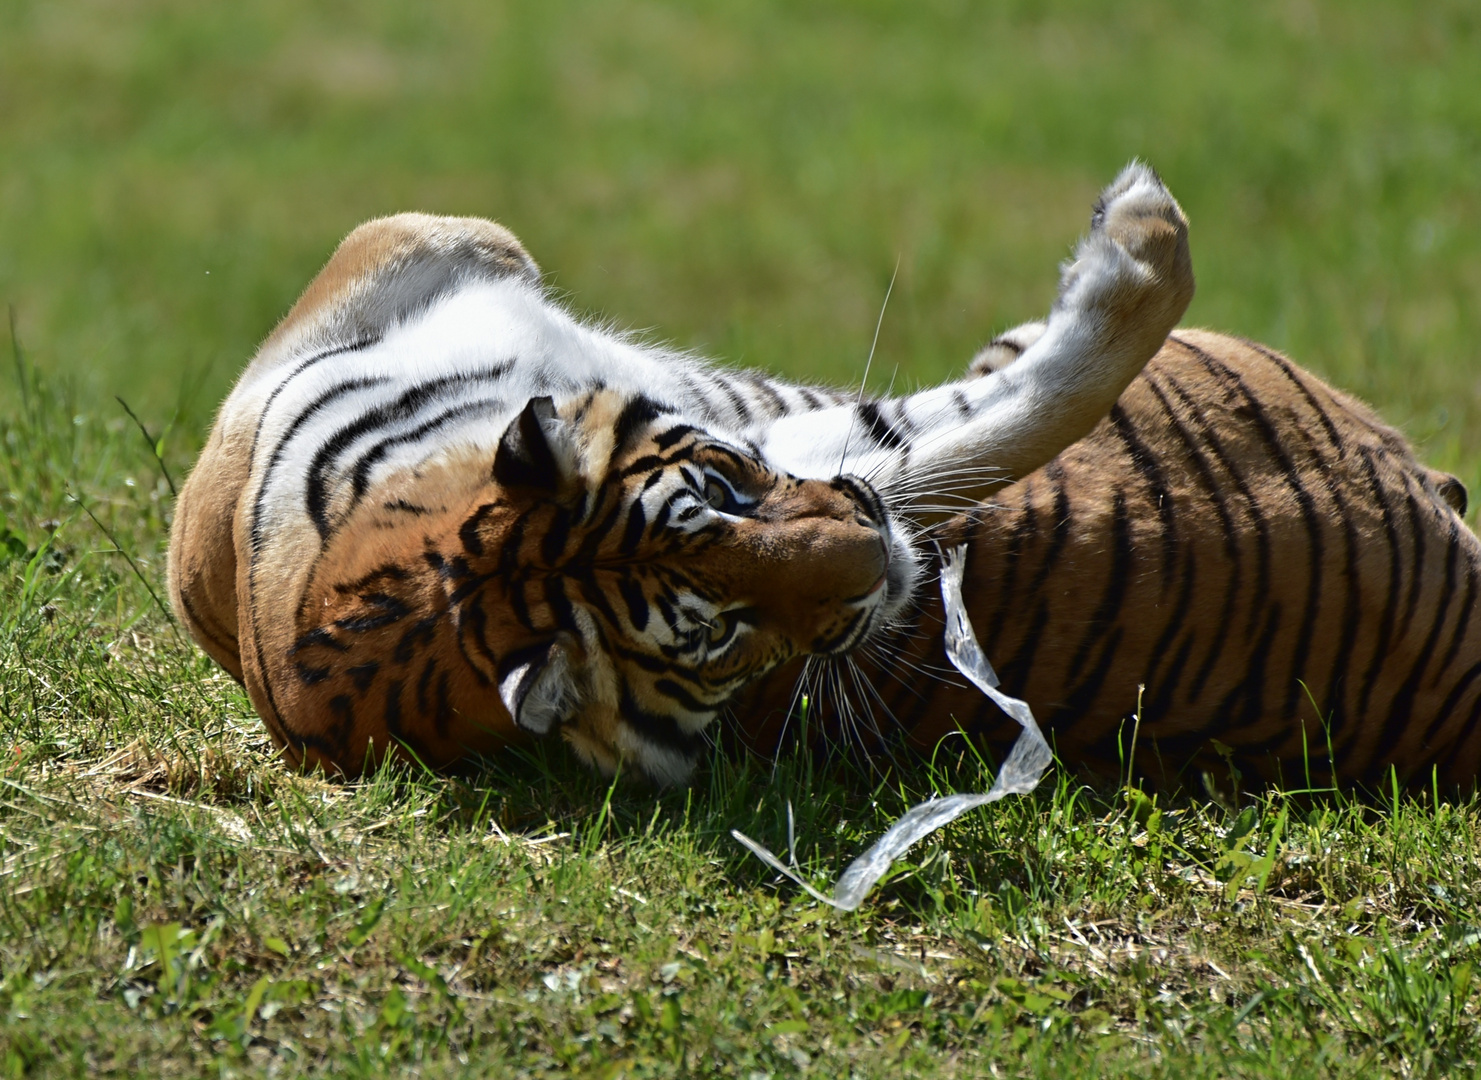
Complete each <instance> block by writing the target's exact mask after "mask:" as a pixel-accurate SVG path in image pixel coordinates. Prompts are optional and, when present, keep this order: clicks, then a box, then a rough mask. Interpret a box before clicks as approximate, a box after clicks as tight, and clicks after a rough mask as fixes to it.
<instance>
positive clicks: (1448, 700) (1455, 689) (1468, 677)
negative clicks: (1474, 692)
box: [1419, 661, 1481, 746]
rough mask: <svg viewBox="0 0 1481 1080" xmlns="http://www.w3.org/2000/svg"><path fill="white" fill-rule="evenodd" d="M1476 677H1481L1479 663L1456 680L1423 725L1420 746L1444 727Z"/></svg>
mask: <svg viewBox="0 0 1481 1080" xmlns="http://www.w3.org/2000/svg"><path fill="white" fill-rule="evenodd" d="M1478 675H1481V661H1477V662H1476V663H1474V664H1472V665H1471V666H1470V667H1469V668H1467V669H1466V673H1465V674H1464V675H1462V676H1461V677H1460V678H1459V679H1457V680H1456V683H1455V685H1454V686H1452V687H1451V688H1450V693H1448V694H1446V695H1445V701H1444V702H1443V703H1442V704H1441V705H1440V708H1439V709H1437V710H1436V711H1435V715H1434V716H1432V717H1431V718H1430V722H1429V723H1428V724H1427V725H1425V729H1424V737H1423V738H1421V739H1420V740H1419V745H1420V746H1428V745H1430V743H1431V742H1432V741H1433V740H1434V737H1435V735H1436V733H1437V732H1439V730H1440V729H1441V728H1442V727H1444V726H1445V721H1446V720H1449V719H1450V714H1451V713H1453V712H1454V711H1455V707H1456V706H1457V705H1459V704H1460V701H1461V698H1463V697H1464V696H1465V693H1466V691H1467V690H1469V689H1470V687H1471V683H1473V682H1475V681H1476V676H1478Z"/></svg>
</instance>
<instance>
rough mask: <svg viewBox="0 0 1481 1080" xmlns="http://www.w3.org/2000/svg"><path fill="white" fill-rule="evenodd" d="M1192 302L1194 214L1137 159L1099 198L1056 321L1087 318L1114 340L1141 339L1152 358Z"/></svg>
mask: <svg viewBox="0 0 1481 1080" xmlns="http://www.w3.org/2000/svg"><path fill="white" fill-rule="evenodd" d="M1192 299H1193V259H1192V256H1191V255H1190V254H1189V252H1188V219H1187V217H1186V216H1185V215H1184V214H1183V209H1182V207H1180V206H1179V205H1178V202H1177V200H1176V199H1174V198H1173V197H1172V193H1171V192H1169V191H1168V190H1167V187H1166V186H1165V185H1164V184H1163V183H1162V178H1161V177H1159V176H1158V175H1157V173H1156V172H1155V171H1154V170H1153V169H1152V168H1151V166H1149V165H1144V164H1143V163H1141V162H1139V161H1133V162H1132V163H1131V164H1130V165H1128V166H1126V168H1124V169H1122V170H1121V175H1119V176H1118V177H1116V179H1115V180H1114V181H1112V183H1111V185H1110V186H1109V187H1107V188H1106V189H1105V191H1103V192H1101V196H1100V198H1099V199H1097V200H1096V203H1095V207H1094V209H1093V210H1092V211H1091V214H1090V233H1089V235H1087V236H1086V237H1085V238H1084V239H1083V240H1081V241H1080V244H1079V246H1078V247H1077V248H1076V250H1075V257H1074V258H1073V259H1072V260H1070V261H1069V262H1068V263H1066V264H1065V265H1064V267H1063V268H1062V269H1061V271H1060V280H1059V296H1058V298H1057V299H1056V300H1055V302H1054V309H1053V312H1052V313H1051V315H1050V323H1051V325H1052V324H1053V323H1054V322H1055V321H1056V317H1060V318H1062V317H1064V316H1070V317H1073V318H1075V319H1076V321H1077V322H1078V321H1086V322H1089V323H1090V324H1091V326H1087V327H1086V329H1087V330H1091V332H1095V333H1097V334H1098V336H1102V337H1103V338H1105V339H1107V340H1108V343H1109V341H1116V342H1118V343H1120V342H1121V341H1123V340H1125V339H1128V338H1129V339H1135V340H1137V341H1138V342H1139V346H1138V348H1137V351H1139V352H1145V353H1146V355H1147V356H1151V355H1152V353H1154V352H1156V351H1157V348H1158V347H1159V346H1160V345H1161V344H1162V341H1163V339H1164V338H1165V337H1166V336H1167V334H1168V333H1169V332H1170V331H1171V330H1172V328H1173V327H1174V326H1175V325H1177V322H1178V320H1179V319H1180V318H1181V317H1182V314H1183V312H1184V310H1186V308H1187V307H1188V303H1189V301H1190V300H1192ZM1143 338H1146V339H1148V340H1145V341H1142V340H1141V339H1143Z"/></svg>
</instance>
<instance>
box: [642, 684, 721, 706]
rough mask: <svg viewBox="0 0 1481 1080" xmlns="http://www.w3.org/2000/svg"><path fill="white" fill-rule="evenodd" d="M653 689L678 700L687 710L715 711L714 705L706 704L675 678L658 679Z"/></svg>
mask: <svg viewBox="0 0 1481 1080" xmlns="http://www.w3.org/2000/svg"><path fill="white" fill-rule="evenodd" d="M653 689H654V690H656V691H657V692H658V693H660V694H662V695H664V696H665V697H668V698H672V699H673V700H674V701H677V702H678V703H679V705H680V707H681V708H683V709H684V710H685V711H687V712H690V713H710V712H714V711H715V707H714V706H713V705H706V704H705V703H704V702H703V701H700V700H699V698H697V697H695V696H694V695H693V694H691V693H690V692H689V691H688V690H686V689H684V688H683V687H682V686H680V685H679V684H678V683H676V682H675V681H674V680H673V679H656V680H654V682H653Z"/></svg>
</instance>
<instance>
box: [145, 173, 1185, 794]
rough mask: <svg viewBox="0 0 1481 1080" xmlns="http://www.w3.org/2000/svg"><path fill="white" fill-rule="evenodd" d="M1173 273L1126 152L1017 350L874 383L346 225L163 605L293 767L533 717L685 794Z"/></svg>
mask: <svg viewBox="0 0 1481 1080" xmlns="http://www.w3.org/2000/svg"><path fill="white" fill-rule="evenodd" d="M1193 288H1194V279H1193V270H1192V259H1191V255H1190V251H1189V245H1188V223H1187V219H1186V216H1185V215H1184V213H1183V211H1182V208H1181V207H1180V206H1179V205H1178V203H1177V201H1176V200H1175V199H1174V198H1173V197H1172V195H1171V193H1170V192H1169V191H1168V190H1167V188H1166V186H1165V185H1164V184H1163V182H1162V180H1161V179H1160V177H1158V176H1157V174H1156V173H1155V172H1154V171H1153V170H1152V169H1151V168H1150V167H1149V166H1146V165H1145V164H1142V163H1140V162H1133V163H1132V164H1130V165H1129V166H1127V167H1126V168H1125V169H1124V170H1123V171H1122V172H1121V173H1120V174H1119V175H1118V176H1117V178H1116V179H1115V180H1114V181H1113V182H1112V183H1111V184H1110V185H1109V186H1108V187H1107V188H1106V189H1105V190H1104V191H1103V192H1102V193H1101V196H1100V198H1099V199H1098V200H1097V202H1096V204H1095V207H1094V209H1093V212H1092V215H1091V227H1090V230H1089V232H1088V233H1087V234H1086V235H1085V236H1084V237H1083V238H1082V239H1081V241H1080V242H1079V244H1078V245H1077V247H1076V248H1075V251H1074V253H1073V255H1072V257H1071V258H1070V259H1069V260H1068V261H1067V262H1066V264H1065V265H1064V267H1063V268H1062V270H1061V274H1060V280H1059V287H1058V292H1057V295H1056V299H1055V301H1054V304H1053V307H1052V308H1051V311H1050V313H1049V315H1048V317H1047V319H1046V320H1045V321H1044V322H1043V325H1042V327H1041V332H1040V333H1038V334H1037V336H1036V337H1035V338H1034V340H1033V341H1032V342H1031V343H1026V344H1025V346H1024V348H1023V350H1022V355H1021V356H1019V357H1017V359H1016V360H1015V362H1014V363H1013V364H1012V365H1010V366H1008V367H1007V368H1005V369H1004V370H1003V371H1000V372H995V373H992V374H991V375H989V376H987V377H975V376H969V377H965V378H963V379H960V380H957V381H955V382H950V383H947V384H944V385H941V386H937V387H932V388H927V389H923V390H920V391H918V392H915V393H912V394H908V395H903V396H899V397H872V396H865V395H863V394H862V392H860V393H857V394H850V393H846V392H844V391H840V390H836V389H829V388H825V387H817V386H808V385H805V384H800V383H793V382H788V381H785V380H782V379H779V378H775V377H772V376H770V375H766V374H763V373H760V372H755V371H743V370H734V369H729V368H725V367H721V366H718V365H715V364H712V363H709V362H706V361H704V360H702V359H700V358H699V357H697V356H694V355H691V354H688V353H684V352H679V351H676V350H672V349H667V348H664V347H661V346H658V345H654V344H650V343H647V342H645V341H642V340H639V339H637V338H636V337H633V336H631V335H625V334H622V333H619V332H617V331H615V330H612V329H610V328H606V327H602V326H595V325H591V324H589V323H586V322H583V321H581V320H579V319H577V318H575V317H574V316H573V315H572V314H571V313H570V312H569V311H568V310H567V309H566V308H565V307H563V306H562V305H561V304H560V303H559V302H557V300H556V299H555V298H554V297H553V296H552V294H551V292H550V291H549V290H548V289H547V288H546V287H545V286H544V285H543V283H542V279H541V274H540V270H539V268H538V266H537V265H536V263H535V262H534V260H533V259H532V258H531V257H530V255H529V254H528V253H527V252H526V251H525V249H524V248H523V246H522V245H521V244H520V243H519V241H518V240H517V239H516V238H515V237H514V235H513V234H512V233H510V232H509V231H508V230H507V229H505V228H503V227H502V226H500V225H498V224H496V223H494V222H491V221H487V220H484V219H474V218H446V217H434V216H430V215H422V214H402V215H396V216H393V217H389V218H382V219H378V220H374V221H371V222H368V223H366V224H364V225H362V226H360V227H358V228H357V229H355V230H354V231H352V232H351V233H350V234H349V236H348V237H346V239H345V240H344V242H343V243H342V244H341V245H340V246H339V248H338V249H337V250H336V251H335V253H334V254H333V255H332V256H331V258H330V259H329V261H328V263H327V264H326V265H325V267H324V269H323V270H322V271H321V272H320V273H319V275H318V276H317V277H316V278H315V279H314V280H313V281H312V282H311V283H310V284H309V286H308V287H307V289H306V290H305V291H304V293H303V294H302V296H301V297H300V298H299V300H298V301H297V302H296V303H295V304H294V306H293V307H292V308H291V309H290V310H289V312H288V314H287V315H286V316H285V317H284V318H283V320H282V321H281V322H280V323H279V324H278V326H277V327H276V328H275V329H274V330H273V331H272V333H271V334H270V335H269V336H268V337H267V338H266V339H265V341H264V342H263V344H262V345H261V346H260V348H259V349H258V351H257V353H256V355H255V356H254V357H253V359H252V360H251V361H250V363H249V364H248V365H247V367H246V368H245V370H244V371H243V372H242V374H241V375H240V377H239V379H238V381H237V383H236V385H235V387H234V388H233V389H232V391H231V393H230V394H229V395H228V397H227V398H226V400H225V402H224V403H223V404H222V406H221V408H220V410H219V412H218V415H217V418H216V421H215V424H214V426H213V428H212V430H211V433H210V435H209V436H208V438H207V440H206V443H205V445H204V447H203V449H202V451H201V453H200V455H199V457H198V459H197V462H196V464H195V466H194V468H193V469H192V471H191V474H190V476H189V478H188V480H187V482H186V483H185V485H184V486H183V487H182V490H181V492H180V495H179V498H178V500H177V502H176V507H175V512H174V519H173V522H172V526H171V534H170V551H169V561H168V588H169V594H170V598H171V603H172V605H173V608H174V610H175V611H176V613H177V615H178V617H179V619H180V621H181V622H182V623H183V625H184V626H185V627H186V628H187V629H188V630H189V632H190V634H191V636H192V637H193V638H194V639H195V640H196V641H197V642H198V643H199V644H200V646H201V647H202V648H203V649H204V650H205V651H206V652H207V653H208V654H209V655H210V656H211V657H213V658H214V659H215V660H216V661H217V662H218V663H220V664H221V665H222V666H223V667H224V668H225V669H226V670H227V671H228V672H230V674H231V675H232V676H233V677H235V678H236V679H237V680H239V681H240V682H241V683H243V684H244V686H245V688H246V691H247V694H248V696H249V698H250V699H251V702H252V704H253V706H254V708H255V709H256V711H257V712H258V714H259V716H260V717H261V718H262V721H263V723H264V724H265V726H266V728H267V730H268V732H269V734H270V735H271V737H272V739H273V741H274V743H275V744H276V745H277V746H278V748H279V749H280V751H281V753H282V755H283V757H284V758H285V760H286V761H287V762H288V763H289V764H290V765H292V766H295V767H298V768H303V769H319V770H323V771H324V772H326V773H329V774H334V775H341V776H345V777H351V776H354V775H357V774H360V773H362V772H363V771H364V770H366V769H367V768H371V767H375V766H376V765H377V764H378V763H380V762H382V761H385V760H387V759H388V758H398V759H403V760H407V761H412V762H416V763H419V764H420V765H422V766H424V767H427V768H433V769H441V768H448V767H452V766H454V765H456V764H457V763H459V762H462V761H466V760H469V759H470V758H477V757H478V756H481V755H485V754H489V753H492V752H494V751H496V750H498V749H499V748H500V747H503V746H506V745H509V744H511V743H515V742H518V741H521V740H525V739H530V738H537V737H543V736H549V735H551V734H554V733H558V734H559V736H560V737H561V738H563V739H564V740H565V741H566V742H567V743H569V744H570V746H571V747H572V748H573V750H574V751H575V753H576V755H577V756H578V757H579V758H580V759H582V760H583V761H585V762H587V763H588V764H590V765H592V766H594V767H596V768H597V769H599V770H601V771H603V772H605V773H608V774H611V773H615V772H617V771H619V770H625V771H627V772H629V773H636V774H638V775H641V776H644V777H646V778H648V779H649V780H651V781H653V782H655V783H657V784H660V785H663V784H677V783H683V782H685V781H687V780H688V779H689V778H690V776H691V775H692V774H693V771H694V769H695V766H696V763H697V762H698V761H699V760H700V758H701V756H702V754H703V753H704V752H705V750H706V749H707V747H708V746H709V738H710V735H711V731H710V725H711V724H712V723H713V722H714V721H715V719H716V717H717V716H719V715H720V714H721V713H722V711H723V710H725V709H726V708H727V706H729V705H731V703H732V702H734V701H735V700H737V697H738V695H740V694H741V693H742V692H743V691H745V690H746V689H747V688H748V687H751V686H753V685H754V684H756V683H757V681H758V680H762V679H764V677H765V676H766V675H767V674H768V673H769V672H775V671H778V670H779V669H782V668H783V667H784V666H785V665H786V664H787V663H788V662H789V661H792V660H794V659H796V658H799V657H843V656H847V655H850V654H853V653H856V652H858V650H860V649H861V648H866V647H867V646H868V645H869V644H870V643H871V642H873V641H874V640H876V639H877V638H879V637H880V636H881V635H882V634H884V633H886V632H887V631H889V630H890V629H891V628H893V627H897V626H899V625H904V624H909V623H911V622H912V621H913V620H915V619H916V618H917V615H916V612H918V611H920V610H923V609H921V607H920V604H921V600H922V596H923V595H924V593H925V591H926V590H925V589H924V588H923V583H924V582H926V581H927V580H928V578H929V572H928V567H929V565H930V557H931V556H930V545H931V543H932V542H933V541H932V530H934V529H937V528H939V527H943V526H944V525H945V524H946V523H948V522H949V521H950V520H951V519H952V517H953V516H954V514H953V511H951V510H950V509H948V508H945V507H943V506H942V504H941V500H939V499H937V498H935V497H934V496H933V494H932V490H933V487H934V486H935V484H936V481H937V478H939V477H940V476H942V475H950V476H953V477H955V485H956V486H955V493H956V494H957V495H958V496H959V497H965V498H968V499H971V500H980V499H985V498H986V497H987V496H988V495H989V494H990V493H991V492H992V491H994V490H997V489H999V488H1002V487H1003V486H1004V485H1007V484H1010V483H1012V482H1014V481H1016V480H1020V479H1022V478H1024V477H1026V476H1029V475H1030V474H1032V473H1033V472H1034V471H1035V470H1036V469H1038V468H1040V467H1041V466H1043V465H1044V464H1045V463H1046V462H1049V461H1050V460H1051V459H1053V458H1054V457H1055V455H1057V454H1059V453H1060V452H1061V451H1062V450H1064V449H1065V448H1066V447H1067V446H1069V445H1070V444H1072V443H1073V442H1075V440H1077V439H1079V438H1081V437H1082V436H1084V435H1085V434H1087V433H1088V432H1090V431H1091V429H1092V428H1093V427H1094V426H1095V424H1096V423H1097V421H1098V420H1099V419H1100V417H1102V416H1103V415H1105V414H1106V412H1107V411H1108V410H1109V409H1110V408H1111V407H1112V406H1113V405H1114V404H1115V402H1116V400H1117V398H1118V397H1119V396H1120V395H1121V393H1122V391H1123V390H1124V389H1125V388H1126V386H1127V385H1128V383H1130V381H1131V380H1132V379H1133V378H1134V377H1135V376H1136V374H1137V373H1138V372H1139V371H1140V370H1141V369H1142V367H1143V366H1144V365H1145V364H1146V362H1147V360H1148V359H1149V358H1150V357H1151V356H1152V355H1153V354H1154V353H1156V352H1157V350H1158V348H1159V347H1160V346H1161V344H1162V342H1163V341H1164V340H1165V339H1166V337H1167V335H1168V334H1169V333H1170V332H1171V331H1172V329H1173V328H1174V327H1175V326H1176V324H1177V322H1178V321H1179V319H1180V318H1181V317H1182V314H1183V312H1184V311H1185V309H1186V308H1187V305H1188V303H1189V301H1190V299H1191V297H1192V294H1193Z"/></svg>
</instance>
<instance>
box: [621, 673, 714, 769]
mask: <svg viewBox="0 0 1481 1080" xmlns="http://www.w3.org/2000/svg"><path fill="white" fill-rule="evenodd" d="M618 712H619V714H620V715H621V717H622V719H623V721H624V722H625V723H626V724H627V725H628V727H630V728H632V729H633V731H634V732H636V733H637V734H638V735H639V736H641V737H642V738H644V739H646V740H648V741H649V742H651V743H656V744H657V745H659V746H663V747H666V748H668V749H670V750H676V751H678V752H679V753H680V754H683V755H684V756H686V757H688V758H691V759H692V758H694V757H696V756H698V754H699V750H700V747H701V746H702V745H703V743H702V742H701V740H700V739H699V738H698V737H697V736H694V735H687V734H685V733H684V731H683V730H682V729H681V728H680V727H679V722H678V721H677V720H675V719H674V718H673V717H672V716H663V715H660V714H658V713H651V712H649V711H648V710H647V709H644V708H643V707H642V706H640V705H639V704H638V703H637V700H636V699H635V698H634V697H633V696H632V690H631V689H629V688H628V686H627V685H626V684H624V685H623V687H622V696H621V702H620V704H619V707H618Z"/></svg>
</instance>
